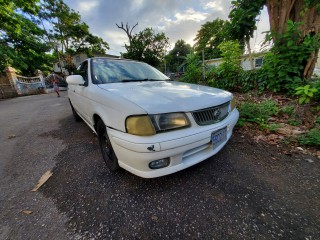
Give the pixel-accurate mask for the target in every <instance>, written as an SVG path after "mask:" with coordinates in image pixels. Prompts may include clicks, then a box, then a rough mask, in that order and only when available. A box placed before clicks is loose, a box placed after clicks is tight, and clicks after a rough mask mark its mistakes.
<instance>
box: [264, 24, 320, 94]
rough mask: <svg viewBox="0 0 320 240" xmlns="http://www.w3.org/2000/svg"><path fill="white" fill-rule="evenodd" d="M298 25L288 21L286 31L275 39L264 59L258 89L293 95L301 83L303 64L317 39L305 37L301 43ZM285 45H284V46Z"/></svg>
mask: <svg viewBox="0 0 320 240" xmlns="http://www.w3.org/2000/svg"><path fill="white" fill-rule="evenodd" d="M299 26H300V24H296V23H293V22H292V21H288V23H287V31H286V32H285V33H284V34H282V35H278V36H277V37H276V41H275V43H274V46H273V47H272V49H271V50H270V52H269V53H267V54H266V55H265V57H264V64H263V66H262V71H261V78H262V79H263V82H261V83H260V89H261V90H262V89H264V88H267V89H269V90H272V91H273V92H286V93H288V94H293V93H294V91H295V89H296V88H297V87H298V86H301V83H302V82H303V79H302V77H303V71H304V63H305V62H306V61H307V60H308V58H309V56H310V54H311V52H312V51H314V50H315V49H316V48H317V47H318V45H319V44H318V41H319V39H318V37H317V36H311V35H306V37H305V38H304V40H303V41H302V42H301V34H302V33H301V30H299ZM284 43H285V44H284Z"/></svg>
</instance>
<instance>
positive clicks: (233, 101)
mask: <svg viewBox="0 0 320 240" xmlns="http://www.w3.org/2000/svg"><path fill="white" fill-rule="evenodd" d="M236 106H237V105H236V100H235V98H234V97H232V99H231V101H230V112H232V111H233V110H234V109H235V108H236Z"/></svg>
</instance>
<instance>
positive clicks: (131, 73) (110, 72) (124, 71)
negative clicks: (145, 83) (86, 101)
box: [92, 58, 168, 84]
mask: <svg viewBox="0 0 320 240" xmlns="http://www.w3.org/2000/svg"><path fill="white" fill-rule="evenodd" d="M92 79H93V83H95V84H104V83H115V82H122V81H136V80H145V79H150V80H162V81H163V80H168V77H167V76H166V75H164V74H163V73H161V72H160V71H158V70H157V69H155V68H153V67H151V66H150V65H148V64H146V63H143V62H135V61H126V60H113V59H107V58H97V59H92Z"/></svg>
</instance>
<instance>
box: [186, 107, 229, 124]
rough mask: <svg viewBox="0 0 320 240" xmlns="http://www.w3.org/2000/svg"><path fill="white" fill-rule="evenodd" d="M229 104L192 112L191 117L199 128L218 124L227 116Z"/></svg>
mask: <svg viewBox="0 0 320 240" xmlns="http://www.w3.org/2000/svg"><path fill="white" fill-rule="evenodd" d="M229 103H230V102H227V103H224V104H221V105H219V106H214V107H210V108H205V109H201V110H197V111H194V112H192V116H193V118H194V120H195V121H196V123H197V124H198V125H200V126H203V125H209V124H214V123H218V122H220V121H222V120H223V119H225V118H226V117H227V116H228V114H229V111H228V109H229Z"/></svg>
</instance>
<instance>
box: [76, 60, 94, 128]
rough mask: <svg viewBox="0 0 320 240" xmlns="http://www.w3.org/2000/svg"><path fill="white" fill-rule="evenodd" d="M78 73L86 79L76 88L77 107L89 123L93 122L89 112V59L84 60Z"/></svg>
mask: <svg viewBox="0 0 320 240" xmlns="http://www.w3.org/2000/svg"><path fill="white" fill-rule="evenodd" d="M77 74H79V75H81V76H82V77H83V79H84V81H85V83H84V84H83V85H77V86H75V88H74V95H75V108H76V109H77V111H78V113H79V114H80V115H81V117H82V118H84V120H85V121H86V122H87V123H90V124H91V121H90V117H89V112H90V107H89V101H90V100H89V99H88V88H89V87H90V82H89V64H88V61H84V62H83V63H82V64H81V65H80V66H79V67H78V69H77Z"/></svg>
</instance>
